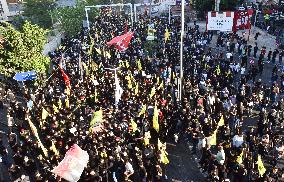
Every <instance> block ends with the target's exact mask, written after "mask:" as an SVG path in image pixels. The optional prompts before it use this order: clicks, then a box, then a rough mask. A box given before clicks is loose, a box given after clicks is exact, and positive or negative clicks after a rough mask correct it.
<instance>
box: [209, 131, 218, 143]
mask: <svg viewBox="0 0 284 182" xmlns="http://www.w3.org/2000/svg"><path fill="white" fill-rule="evenodd" d="M217 130H218V128H217V129H216V130H215V131H214V133H213V134H212V135H211V136H210V137H209V140H210V142H209V144H210V145H216V143H217Z"/></svg>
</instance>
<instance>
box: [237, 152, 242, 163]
mask: <svg viewBox="0 0 284 182" xmlns="http://www.w3.org/2000/svg"><path fill="white" fill-rule="evenodd" d="M236 162H237V163H238V164H242V163H243V152H242V153H241V154H240V155H239V156H238V157H237V160H236Z"/></svg>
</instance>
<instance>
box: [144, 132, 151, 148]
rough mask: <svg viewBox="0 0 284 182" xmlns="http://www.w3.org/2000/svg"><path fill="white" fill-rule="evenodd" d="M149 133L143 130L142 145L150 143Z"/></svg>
mask: <svg viewBox="0 0 284 182" xmlns="http://www.w3.org/2000/svg"><path fill="white" fill-rule="evenodd" d="M150 138H151V133H150V131H147V132H145V134H144V145H145V146H147V145H149V144H150Z"/></svg>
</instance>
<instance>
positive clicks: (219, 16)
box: [206, 11, 234, 32]
mask: <svg viewBox="0 0 284 182" xmlns="http://www.w3.org/2000/svg"><path fill="white" fill-rule="evenodd" d="M233 26H234V12H232V11H227V12H214V11H209V12H208V15H207V21H206V28H207V30H219V31H222V32H228V31H232V30H233Z"/></svg>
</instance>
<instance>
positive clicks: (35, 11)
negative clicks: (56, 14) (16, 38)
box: [23, 0, 56, 28]
mask: <svg viewBox="0 0 284 182" xmlns="http://www.w3.org/2000/svg"><path fill="white" fill-rule="evenodd" d="M55 7H56V4H55V0H25V3H24V13H23V16H24V17H25V19H27V20H29V21H31V22H32V23H33V24H37V25H39V26H40V27H42V28H50V27H51V26H52V16H51V12H52V11H53V10H54V9H55Z"/></svg>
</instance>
